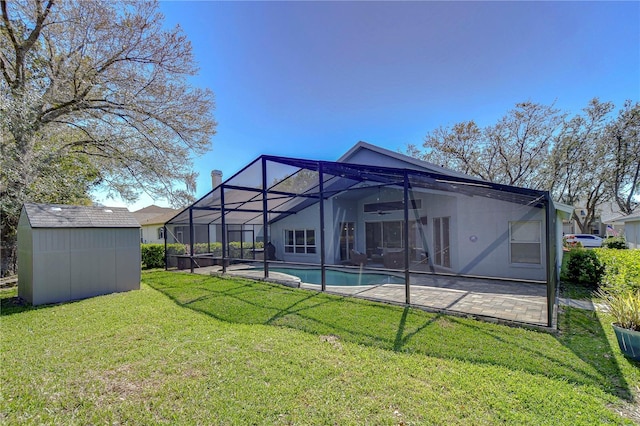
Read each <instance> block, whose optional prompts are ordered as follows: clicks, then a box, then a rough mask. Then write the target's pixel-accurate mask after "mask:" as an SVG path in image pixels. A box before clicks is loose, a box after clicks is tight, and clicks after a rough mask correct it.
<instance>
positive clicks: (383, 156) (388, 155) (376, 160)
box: [338, 141, 478, 180]
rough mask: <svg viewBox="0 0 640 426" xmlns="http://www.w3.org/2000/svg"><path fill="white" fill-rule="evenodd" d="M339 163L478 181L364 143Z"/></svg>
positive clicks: (340, 159)
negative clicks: (413, 171)
mask: <svg viewBox="0 0 640 426" xmlns="http://www.w3.org/2000/svg"><path fill="white" fill-rule="evenodd" d="M338 163H351V164H367V165H376V166H382V167H393V168H396V169H409V170H418V171H421V172H431V173H438V174H442V175H447V176H455V177H462V178H465V179H473V180H478V179H477V178H475V177H473V176H469V175H466V174H464V173H460V172H456V171H454V170H450V169H447V168H444V167H440V166H437V165H435V164H433V163H429V162H428V161H422V160H419V159H417V158H414V157H410V156H408V155H404V154H401V153H399V152H393V151H390V150H388V149H385V148H381V147H379V146H375V145H371V144H369V143H367V142H362V141H360V142H358V143H357V144H355V145H354V146H353V147H352V148H351V149H350V150H349V151H347V152H346V153H345V154H344V155H343V156H342V157H340V158H339V159H338Z"/></svg>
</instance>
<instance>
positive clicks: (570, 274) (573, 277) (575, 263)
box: [564, 249, 605, 289]
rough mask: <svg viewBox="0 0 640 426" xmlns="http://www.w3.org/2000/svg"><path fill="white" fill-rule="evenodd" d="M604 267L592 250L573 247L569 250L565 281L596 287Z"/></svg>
mask: <svg viewBox="0 0 640 426" xmlns="http://www.w3.org/2000/svg"><path fill="white" fill-rule="evenodd" d="M604 272H605V267H604V265H603V264H602V263H601V262H600V259H599V258H598V256H597V255H596V253H595V252H594V251H593V250H585V249H573V250H571V251H570V252H569V260H568V261H567V272H566V274H565V275H564V277H565V279H566V280H567V281H571V282H573V283H575V284H580V285H583V286H585V287H588V288H592V289H597V288H598V286H599V285H600V282H601V280H602V277H603V276H604Z"/></svg>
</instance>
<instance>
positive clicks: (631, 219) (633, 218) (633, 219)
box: [615, 212, 640, 222]
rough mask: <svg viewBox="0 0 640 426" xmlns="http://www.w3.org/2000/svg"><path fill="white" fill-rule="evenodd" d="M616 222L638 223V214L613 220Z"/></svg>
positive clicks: (639, 220) (639, 218)
mask: <svg viewBox="0 0 640 426" xmlns="http://www.w3.org/2000/svg"><path fill="white" fill-rule="evenodd" d="M615 221H616V222H637V221H638V222H640V212H638V213H632V214H630V215H628V216H623V217H619V218H617V219H615Z"/></svg>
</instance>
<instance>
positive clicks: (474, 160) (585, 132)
mask: <svg viewBox="0 0 640 426" xmlns="http://www.w3.org/2000/svg"><path fill="white" fill-rule="evenodd" d="M613 108H614V106H613V104H612V103H610V102H601V101H600V100H599V99H597V98H594V99H592V100H591V101H590V102H589V104H588V105H587V107H586V108H584V109H583V111H582V112H581V113H579V114H577V115H575V116H573V117H571V118H568V115H567V114H566V113H563V112H561V111H559V110H557V109H555V108H554V107H553V105H552V106H545V105H540V104H536V103H532V102H524V103H519V104H517V105H516V108H515V109H513V110H511V111H509V112H508V113H507V114H506V115H505V116H504V117H502V118H501V119H500V120H498V122H497V124H495V125H493V126H487V127H485V128H479V127H478V126H477V125H476V124H475V123H474V122H473V121H466V122H462V123H458V124H455V125H453V126H451V127H446V128H443V127H440V128H438V129H436V130H434V131H433V132H430V133H428V134H427V136H426V138H425V142H424V145H423V147H424V148H425V151H424V152H423V151H421V150H420V149H418V148H417V147H415V146H409V147H408V148H407V152H408V154H409V155H412V156H415V157H418V158H421V159H424V160H427V161H431V162H434V163H436V164H439V165H442V166H444V167H447V168H450V169H453V170H457V171H460V172H463V173H467V174H469V175H472V176H475V177H479V178H481V179H484V180H488V181H491V182H497V183H503V184H508V185H516V186H524V187H529V188H534V189H542V190H548V191H551V192H552V194H553V196H554V198H555V199H556V200H560V201H562V202H564V203H567V204H570V205H573V206H579V207H580V208H581V210H582V211H584V215H582V214H580V215H576V214H575V213H574V215H573V218H574V220H575V221H576V222H577V223H578V226H579V227H580V229H581V230H582V231H583V232H587V231H588V229H589V227H590V226H591V224H592V222H593V221H594V220H595V218H596V217H597V208H598V206H599V205H600V204H601V203H603V202H605V201H607V200H616V201H617V203H618V206H619V207H620V210H621V212H622V213H625V214H631V213H632V212H633V210H634V209H635V208H636V207H637V206H638V203H639V194H638V188H639V187H640V137H639V134H640V131H639V130H640V106H639V104H638V103H635V104H633V103H632V102H631V101H627V102H626V103H625V106H624V108H623V109H622V110H621V111H620V112H619V114H618V117H617V118H615V119H613V118H612V116H611V111H613Z"/></svg>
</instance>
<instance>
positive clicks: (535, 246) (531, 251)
mask: <svg viewBox="0 0 640 426" xmlns="http://www.w3.org/2000/svg"><path fill="white" fill-rule="evenodd" d="M541 229H542V228H541V222H540V221H527V222H509V246H510V256H511V263H528V264H536V265H539V264H540V263H541V260H542V253H541V248H542V244H541V240H542V231H541Z"/></svg>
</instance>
